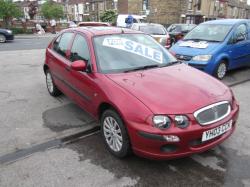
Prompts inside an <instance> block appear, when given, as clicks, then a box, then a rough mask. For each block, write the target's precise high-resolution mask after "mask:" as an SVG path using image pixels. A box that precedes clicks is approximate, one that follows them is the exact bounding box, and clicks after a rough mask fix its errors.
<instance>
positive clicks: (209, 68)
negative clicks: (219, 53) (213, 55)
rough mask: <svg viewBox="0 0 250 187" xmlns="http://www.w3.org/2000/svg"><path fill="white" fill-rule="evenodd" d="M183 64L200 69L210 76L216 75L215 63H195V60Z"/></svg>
mask: <svg viewBox="0 0 250 187" xmlns="http://www.w3.org/2000/svg"><path fill="white" fill-rule="evenodd" d="M182 62H183V63H185V64H187V65H189V66H191V67H194V68H196V69H199V70H201V71H204V72H206V73H208V74H210V75H212V74H213V73H214V70H215V68H216V65H214V63H213V62H212V61H211V60H210V61H207V62H202V61H193V60H189V61H183V60H182Z"/></svg>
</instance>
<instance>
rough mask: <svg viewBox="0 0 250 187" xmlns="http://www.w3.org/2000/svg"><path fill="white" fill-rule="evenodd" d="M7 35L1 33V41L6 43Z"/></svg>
mask: <svg viewBox="0 0 250 187" xmlns="http://www.w3.org/2000/svg"><path fill="white" fill-rule="evenodd" d="M5 42H6V37H5V36H4V35H3V34H0V43H5Z"/></svg>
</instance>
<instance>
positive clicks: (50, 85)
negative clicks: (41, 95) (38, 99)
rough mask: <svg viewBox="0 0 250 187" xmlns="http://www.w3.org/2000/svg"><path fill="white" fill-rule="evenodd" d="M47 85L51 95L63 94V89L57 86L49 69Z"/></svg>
mask: <svg viewBox="0 0 250 187" xmlns="http://www.w3.org/2000/svg"><path fill="white" fill-rule="evenodd" d="M46 85H47V88H48V91H49V94H50V95H52V96H54V97H56V96H59V95H61V94H62V93H61V91H60V90H59V89H58V88H57V87H56V85H55V83H54V81H53V78H52V75H51V73H50V71H49V70H47V71H46Z"/></svg>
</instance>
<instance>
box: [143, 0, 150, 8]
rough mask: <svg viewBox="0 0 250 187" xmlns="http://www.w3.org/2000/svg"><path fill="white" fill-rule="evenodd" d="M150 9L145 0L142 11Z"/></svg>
mask: <svg viewBox="0 0 250 187" xmlns="http://www.w3.org/2000/svg"><path fill="white" fill-rule="evenodd" d="M148 9H149V3H148V0H143V2H142V10H148Z"/></svg>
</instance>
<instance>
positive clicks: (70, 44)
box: [52, 31, 75, 60]
mask: <svg viewBox="0 0 250 187" xmlns="http://www.w3.org/2000/svg"><path fill="white" fill-rule="evenodd" d="M67 33H72V38H71V39H70V41H69V43H68V45H67V49H66V52H65V56H64V55H62V54H61V53H59V52H58V49H57V50H55V49H54V43H55V41H56V40H57V39H58V38H59V37H60V39H59V42H58V45H59V44H60V42H61V39H62V36H63V35H64V34H67ZM74 38H75V33H74V32H72V31H66V32H63V33H61V34H59V35H58V36H57V38H56V39H55V40H54V41H53V45H52V50H53V51H54V52H55V53H56V54H57V55H60V56H61V57H63V58H65V59H67V60H69V58H68V57H69V51H70V49H71V46H72V42H73V39H74Z"/></svg>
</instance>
